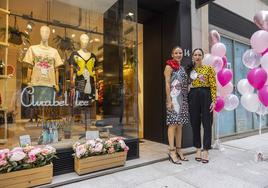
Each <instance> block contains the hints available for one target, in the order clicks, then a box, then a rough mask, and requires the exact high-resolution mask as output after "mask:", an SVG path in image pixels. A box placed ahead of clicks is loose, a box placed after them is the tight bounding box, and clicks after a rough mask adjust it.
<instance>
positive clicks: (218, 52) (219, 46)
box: [211, 42, 226, 57]
mask: <svg viewBox="0 0 268 188" xmlns="http://www.w3.org/2000/svg"><path fill="white" fill-rule="evenodd" d="M225 53H226V47H225V45H224V44H223V43H220V42H218V43H216V44H214V45H213V46H212V47H211V54H212V55H214V56H220V57H223V56H224V55H225Z"/></svg>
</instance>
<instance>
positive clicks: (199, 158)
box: [194, 151, 202, 162]
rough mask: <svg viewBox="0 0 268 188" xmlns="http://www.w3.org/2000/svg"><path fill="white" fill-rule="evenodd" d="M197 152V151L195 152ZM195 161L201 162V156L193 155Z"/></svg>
mask: <svg viewBox="0 0 268 188" xmlns="http://www.w3.org/2000/svg"><path fill="white" fill-rule="evenodd" d="M196 153H197V152H196ZM200 153H201V151H200ZM194 159H195V160H196V161H197V162H201V161H202V158H201V157H195V158H194Z"/></svg>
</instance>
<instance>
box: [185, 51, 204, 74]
mask: <svg viewBox="0 0 268 188" xmlns="http://www.w3.org/2000/svg"><path fill="white" fill-rule="evenodd" d="M197 50H199V51H201V53H202V55H203V57H204V51H203V49H202V48H195V49H194V50H193V52H192V56H193V55H194V53H195V52H196V51H197ZM193 69H194V62H193V61H191V62H190V63H188V64H187V65H186V66H185V71H186V73H187V74H188V76H189V77H190V73H191V71H192V70H193Z"/></svg>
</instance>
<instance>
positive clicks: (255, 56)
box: [242, 49, 261, 69]
mask: <svg viewBox="0 0 268 188" xmlns="http://www.w3.org/2000/svg"><path fill="white" fill-rule="evenodd" d="M260 59H261V54H259V53H257V52H256V51H255V50H253V49H249V50H247V51H245V53H244V54H243V57H242V61H243V64H244V65H245V66H246V67H247V68H249V69H253V68H256V67H258V66H259V65H260Z"/></svg>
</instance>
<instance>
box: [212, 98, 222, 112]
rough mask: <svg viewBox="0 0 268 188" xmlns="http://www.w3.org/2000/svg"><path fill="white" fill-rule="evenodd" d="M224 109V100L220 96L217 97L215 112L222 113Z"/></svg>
mask: <svg viewBox="0 0 268 188" xmlns="http://www.w3.org/2000/svg"><path fill="white" fill-rule="evenodd" d="M223 107H224V99H223V98H222V97H220V96H217V98H216V104H215V108H214V110H215V111H216V112H220V111H221V110H222V109H223Z"/></svg>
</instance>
